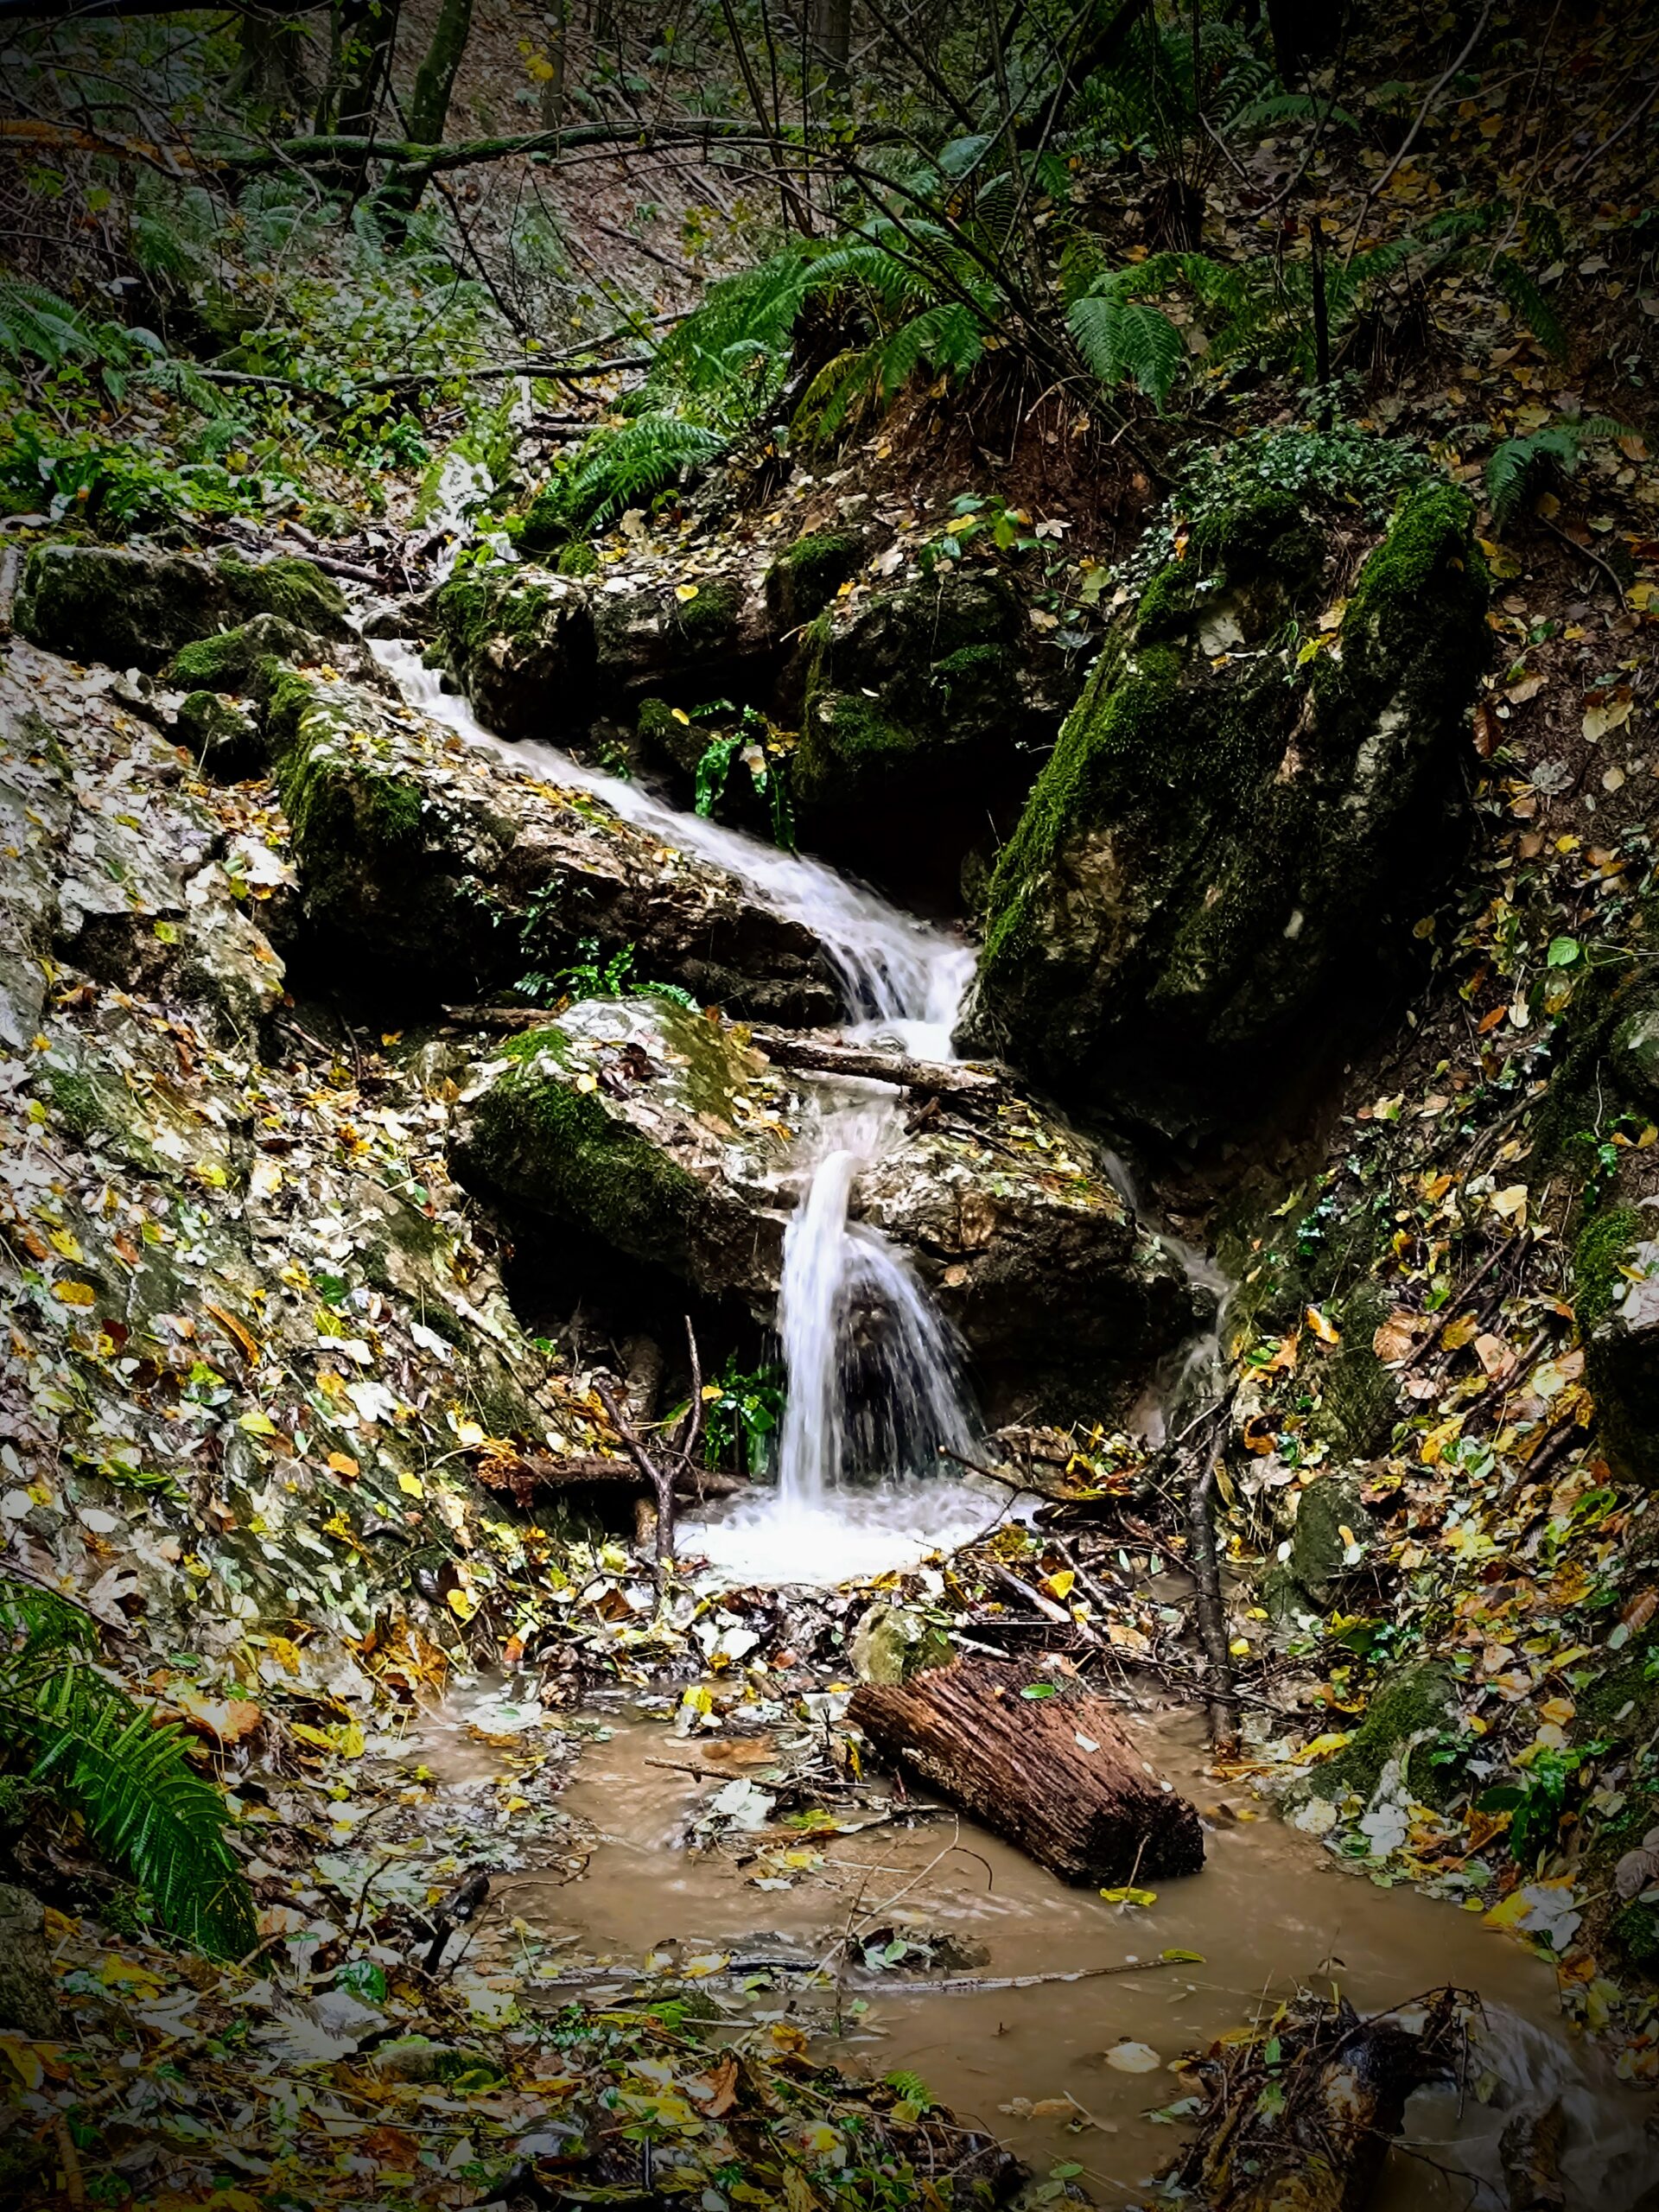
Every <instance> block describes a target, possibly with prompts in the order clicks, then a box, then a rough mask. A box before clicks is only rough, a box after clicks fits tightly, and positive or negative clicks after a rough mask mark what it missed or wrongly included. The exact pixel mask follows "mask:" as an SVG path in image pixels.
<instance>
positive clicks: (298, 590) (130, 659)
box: [13, 544, 348, 671]
mask: <svg viewBox="0 0 1659 2212" xmlns="http://www.w3.org/2000/svg"><path fill="white" fill-rule="evenodd" d="M256 614H275V615H278V616H280V617H281V618H282V619H283V620H284V621H285V622H287V623H290V624H292V625H293V626H295V627H296V628H298V629H300V630H305V631H312V632H315V633H316V634H317V635H318V636H320V637H325V638H339V637H344V636H345V635H346V632H347V629H348V625H347V622H346V601H345V598H344V596H343V594H341V592H340V587H339V586H338V584H335V583H333V582H330V580H329V579H328V578H327V576H325V575H323V573H322V571H321V569H317V568H315V567H314V566H313V565H312V563H310V562H308V561H301V560H291V559H290V560H277V561H266V562H263V563H254V562H250V561H244V560H240V559H238V557H237V556H235V555H233V554H229V553H226V554H221V555H220V556H219V558H218V559H217V560H214V561H207V560H203V559H200V558H198V557H197V556H194V555H193V554H188V553H149V552H141V551H139V550H137V549H136V548H134V547H131V546H112V545H68V544H46V545H37V546H36V547H35V550H34V551H33V552H32V553H31V554H30V555H29V560H28V563H27V564H26V566H25V568H24V569H23V577H22V584H21V585H20V586H19V588H18V592H17V603H16V609H15V611H14V615H13V620H14V623H15V625H16V629H17V632H18V634H19V635H20V636H22V637H25V638H29V639H32V640H33V641H34V643H35V645H42V646H44V647H46V648H47V649H48V651H49V652H58V653H65V654H68V655H70V656H72V657H73V658H75V659H77V660H82V661H108V662H110V663H111V664H112V665H114V666H115V667H117V668H127V667H137V668H143V669H149V670H151V671H154V670H156V669H159V668H161V667H162V665H163V664H165V663H166V662H167V661H168V660H170V659H171V658H172V657H173V655H174V654H175V653H176V652H178V651H179V649H180V647H181V646H182V645H188V644H189V643H190V642H191V640H192V639H200V638H208V637H211V636H212V635H213V632H215V631H217V630H221V629H225V628H227V627H229V626H232V625H233V624H238V623H242V622H245V621H247V620H249V619H250V618H251V616H253V615H256Z"/></svg>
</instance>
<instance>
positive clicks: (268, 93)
mask: <svg viewBox="0 0 1659 2212" xmlns="http://www.w3.org/2000/svg"><path fill="white" fill-rule="evenodd" d="M237 43H238V48H239V49H240V51H239V54H238V59H237V63H236V67H235V69H234V71H233V72H232V77H231V90H232V92H234V93H236V94H237V95H238V97H239V98H241V99H246V100H250V101H251V102H252V103H253V104H254V105H256V106H258V107H265V108H269V109H270V110H272V111H275V112H277V113H278V114H283V115H289V116H291V117H292V118H294V120H295V121H296V123H297V122H298V120H299V118H300V117H301V116H302V113H303V112H304V108H305V102H306V97H307V92H308V86H307V85H306V70H305V48H306V33H305V25H304V23H303V22H302V21H301V20H300V19H299V18H298V17H296V16H293V15H291V14H288V13H285V12H284V11H283V10H279V9H276V8H248V9H246V10H244V12H243V16H242V20H241V22H240V24H239V25H238V30H237Z"/></svg>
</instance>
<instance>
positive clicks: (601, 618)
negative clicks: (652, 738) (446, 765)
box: [437, 568, 777, 746]
mask: <svg viewBox="0 0 1659 2212" xmlns="http://www.w3.org/2000/svg"><path fill="white" fill-rule="evenodd" d="M437 619H438V624H439V629H440V634H441V636H442V641H443V645H444V647H445V651H446V652H447V654H448V661H449V665H450V667H451V669H452V670H453V671H454V675H455V677H456V680H457V681H458V682H459V683H460V684H461V688H462V690H464V691H465V692H466V694H467V698H468V699H469V700H470V701H471V702H472V705H473V709H474V712H475V713H476V714H477V715H478V717H479V719H480V721H482V722H483V723H485V724H486V727H487V728H490V729H493V731H495V732H496V734H498V735H499V736H501V737H508V738H533V739H537V740H539V741H542V742H543V743H545V744H550V745H560V746H563V745H568V744H569V743H570V742H571V741H572V740H573V739H575V738H578V737H580V735H581V734H582V732H583V731H585V730H586V729H587V728H588V725H589V724H590V723H591V722H592V721H594V719H595V718H596V717H597V716H599V715H618V716H620V717H622V718H623V719H625V720H626V719H628V718H630V717H631V715H632V709H633V707H634V705H635V703H636V702H638V700H639V698H640V697H642V696H644V695H645V693H647V692H651V691H667V692H670V693H673V694H676V695H677V694H679V693H681V692H684V693H685V694H686V695H687V696H711V695H712V693H713V692H715V691H718V690H730V689H733V688H736V689H737V690H744V689H746V688H750V687H751V686H752V684H753V681H754V680H755V677H756V674H757V672H764V671H765V670H766V668H768V667H769V666H770V665H771V664H772V662H773V661H774V660H775V658H776V652H777V643H776V633H775V629H774V626H773V624H772V619H771V617H770V616H769V614H768V613H767V612H766V607H765V605H764V603H763V602H762V601H760V600H759V599H757V598H756V597H755V595H754V594H753V593H752V592H751V591H750V590H749V589H748V588H747V585H746V584H745V583H744V582H741V581H740V580H739V579H737V578H735V577H732V578H709V579H705V580H703V581H702V582H699V583H698V584H697V586H696V588H695V591H694V593H693V594H692V596H690V598H687V599H682V598H680V597H679V595H678V594H677V592H676V591H674V590H671V589H670V588H667V587H665V586H664V587H655V586H653V587H649V588H629V589H626V590H618V591H610V590H607V588H605V586H604V585H603V584H602V583H597V582H584V581H580V580H577V579H575V578H572V577H569V576H563V575H553V574H551V573H550V572H549V571H548V570H545V569H535V568H520V569H513V570H511V571H509V572H505V573H489V574H483V575H479V574H474V575H467V576H461V577H457V578H455V579H454V581H453V582H449V583H447V584H446V585H445V586H444V587H443V588H442V591H441V592H440V593H439V594H438V598H437Z"/></svg>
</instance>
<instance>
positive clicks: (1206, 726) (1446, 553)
mask: <svg viewBox="0 0 1659 2212" xmlns="http://www.w3.org/2000/svg"><path fill="white" fill-rule="evenodd" d="M1472 515H1473V509H1472V504H1471V501H1470V499H1469V498H1468V495H1467V494H1466V493H1464V492H1462V491H1460V490H1459V489H1457V488H1455V487H1454V486H1451V485H1449V484H1445V483H1440V482H1432V483H1428V484H1425V485H1423V486H1420V487H1419V488H1418V489H1416V490H1415V491H1414V492H1412V493H1408V495H1407V496H1406V498H1405V499H1404V500H1403V501H1402V505H1401V506H1400V508H1399V510H1398V511H1397V512H1396V514H1395V519H1394V521H1393V523H1392V524H1391V525H1390V526H1389V530H1388V531H1387V533H1386V535H1385V536H1384V537H1383V539H1382V541H1381V543H1378V544H1377V545H1376V546H1375V547H1374V549H1373V550H1372V551H1371V552H1370V555H1369V556H1368V557H1367V558H1366V559H1365V561H1364V563H1363V566H1362V567H1361V568H1360V569H1359V572H1358V575H1357V577H1356V579H1355V581H1354V582H1353V583H1352V585H1351V588H1349V592H1348V596H1347V600H1346V602H1345V610H1344V611H1342V612H1341V613H1340V614H1339V617H1337V618H1333V626H1332V627H1329V628H1325V629H1322V628H1320V626H1319V624H1320V621H1321V618H1322V610H1324V609H1325V605H1326V598H1327V595H1328V594H1332V595H1333V594H1334V589H1335V587H1336V585H1337V583H1338V581H1339V579H1338V575H1337V572H1336V571H1335V569H1334V567H1333V563H1334V561H1335V560H1336V558H1337V557H1338V556H1337V555H1336V554H1335V552H1334V550H1327V540H1326V538H1325V537H1324V536H1323V535H1322V534H1321V532H1320V531H1319V529H1318V528H1316V527H1315V526H1314V524H1313V523H1312V522H1311V521H1310V519H1309V518H1308V516H1307V515H1306V513H1305V512H1303V510H1302V509H1301V508H1300V506H1299V505H1297V503H1296V502H1294V500H1292V499H1289V498H1288V497H1287V495H1285V494H1283V493H1276V492H1274V493H1262V495H1260V496H1259V497H1258V498H1257V499H1255V500H1254V501H1253V502H1251V503H1249V504H1247V505H1243V506H1241V507H1240V508H1239V509H1238V510H1236V512H1234V513H1233V514H1231V515H1230V516H1228V517H1226V518H1224V519H1223V520H1222V521H1220V522H1219V523H1217V524H1214V525H1213V526H1212V527H1211V529H1209V530H1208V531H1206V532H1205V533H1204V534H1202V535H1199V536H1197V537H1195V540H1194V542H1193V543H1191V544H1189V546H1188V547H1187V549H1186V556H1185V561H1184V562H1180V563H1176V564H1174V565H1173V566H1172V567H1170V568H1168V569H1165V570H1164V571H1163V572H1162V573H1161V574H1160V575H1158V576H1156V577H1155V578H1154V581H1153V582H1152V583H1151V585H1150V586H1149V587H1148V588H1147V591H1146V593H1145V594H1144V595H1143V596H1142V598H1141V601H1140V604H1139V606H1138V607H1137V608H1136V609H1135V611H1134V613H1132V614H1131V615H1130V616H1129V617H1128V619H1127V620H1125V621H1124V622H1123V623H1122V625H1121V626H1120V627H1119V629H1118V631H1117V632H1116V635H1115V636H1114V638H1113V639H1111V640H1110V642H1109V645H1108V646H1107V648H1106V650H1105V652H1103V654H1102V657H1101V659H1100V661H1099V663H1098V664H1097V665H1096V671H1095V673H1094V675H1093V677H1091V678H1090V683H1089V687H1088V689H1087V690H1086V692H1085V693H1084V696H1083V698H1082V699H1081V700H1080V702H1078V704H1077V708H1076V709H1075V710H1074V712H1073V713H1072V714H1071V716H1070V718H1069V719H1068V721H1067V722H1066V724H1065V729H1064V731H1063V732H1062V734H1061V737H1060V741H1059V743H1058V746H1057V747H1056V748H1055V751H1054V753H1053V756H1052V759H1051V760H1050V761H1049V762H1048V765H1047V766H1046V767H1045V769H1044V770H1043V772H1042V774H1041V775H1040V777H1039V779H1038V781H1037V784H1036V785H1035V787H1034V789H1033V791H1032V794H1031V798H1030V799H1029V801H1028V802H1027V807H1026V810H1025V813H1024V815H1023V817H1021V820H1020V826H1019V829H1018V831H1017V832H1016V834H1015V835H1014V837H1013V839H1012V840H1011V841H1010V842H1009V843H1008V844H1007V846H1006V847H1005V849H1004V850H1003V852H1002V854H1001V858H1000V860H999V861H998V863H997V867H996V871H995V876H994V878H993V880H992V884H991V888H990V893H989V898H988V915H987V927H986V936H985V949H984V952H983V956H982V961H981V964H980V972H979V976H978V980H977V983H976V990H975V993H974V995H973V998H972V1000H971V1001H970V1004H969V1009H968V1013H967V1017H966V1020H965V1024H964V1031H963V1033H964V1036H965V1038H967V1039H969V1041H970V1042H972V1043H973V1044H975V1045H976V1046H979V1047H981V1048H984V1047H986V1046H991V1047H994V1048H995V1049H997V1050H999V1051H1001V1052H1003V1053H1004V1054H1005V1055H1006V1056H1007V1057H1008V1058H1011V1059H1013V1060H1014V1063H1015V1065H1020V1066H1023V1067H1025V1068H1027V1070H1029V1071H1030V1072H1031V1073H1032V1074H1033V1076H1037V1077H1041V1079H1043V1080H1044V1081H1046V1082H1048V1083H1051V1084H1053V1085H1054V1087H1055V1088H1056V1089H1057V1090H1059V1091H1061V1092H1062V1094H1063V1095H1065V1094H1070V1095H1072V1096H1086V1097H1087V1098H1088V1099H1089V1100H1090V1103H1091V1104H1092V1105H1094V1106H1096V1108H1099V1109H1104V1110H1108V1111H1115V1112H1116V1113H1119V1114H1122V1115H1128V1116H1133V1117H1135V1119H1137V1120H1139V1121H1140V1122H1142V1123H1144V1124H1147V1125H1149V1126H1151V1127H1153V1128H1157V1129H1159V1130H1161V1131H1163V1132H1166V1133H1169V1134H1174V1133H1179V1132H1181V1131H1193V1130H1198V1131H1206V1130H1213V1129H1217V1128H1224V1127H1227V1126H1230V1125H1236V1123H1237V1122H1239V1121H1240V1119H1241V1118H1242V1117H1243V1116H1245V1115H1246V1114H1248V1113H1249V1112H1250V1111H1251V1109H1255V1110H1258V1111H1259V1110H1262V1109H1265V1107H1266V1106H1267V1104H1268V1103H1270V1101H1271V1099H1272V1097H1273V1096H1274V1094H1275V1093H1276V1092H1277V1091H1278V1090H1280V1089H1281V1088H1282V1086H1283V1084H1284V1083H1285V1082H1286V1080H1287V1078H1288V1077H1289V1076H1290V1075H1291V1074H1292V1073H1293V1072H1294V1071H1299V1070H1301V1069H1303V1068H1305V1067H1306V1065H1307V1062H1308V1059H1309V1057H1310V1046H1311V1043H1312V1041H1313V1039H1316V1038H1319V1039H1323V1041H1324V1043H1325V1047H1326V1049H1330V1048H1331V1047H1332V1043H1333V1040H1334V1039H1338V1038H1340V1037H1343V1036H1344V1035H1351V1034H1352V1033H1354V1032H1355V1030H1356V1029H1357V1028H1359V1027H1364V1026H1368V1025H1369V1024H1370V1023H1371V1022H1372V1021H1373V1020H1375V1018H1376V1015H1377V1014H1378V1013H1379V1011H1380V1010H1381V1008H1382V1007H1383V1004H1384V1003H1385V1001H1386V999H1387V995H1388V993H1389V990H1390V988H1395V985H1396V982H1397V978H1398V976H1399V974H1400V972H1401V971H1402V969H1403V966H1404V963H1405V962H1406V959H1407V957H1408V950H1409V944H1410V931H1411V928H1412V925H1414V922H1415V921H1416V919H1417V918H1418V917H1419V916H1420V915H1421V912H1422V911H1423V906H1424V903H1425V901H1426V899H1428V898H1430V897H1432V895H1433V893H1434V891H1435V890H1436V888H1437V887H1438V886H1439V884H1440V880H1442V878H1443V875H1444V873H1445V871H1446V868H1448V867H1449V865H1450V863H1451V861H1452V859H1453V858H1454V856H1455V855H1456V853H1457V851H1458V850H1459V848H1460V842H1461V840H1462V838H1463V836H1464V835H1465V829H1464V812H1463V809H1464V801H1463V793H1462V783H1461V778H1460V752H1461V747H1462V746H1463V743H1464V723H1465V716H1466V713H1467V709H1468V704H1469V701H1470V697H1471V694H1472V690H1473V687H1474V683H1475V681H1476V677H1477V675H1478V671H1479V669H1480V667H1481V665H1482V664H1483V663H1484V659H1485V658H1486V655H1487V652H1488V637H1487V632H1486V628H1485V621H1484V609H1485V583H1484V571H1483V569H1482V564H1481V559H1480V555H1479V553H1478V550H1477V548H1476V546H1475V543H1474V540H1473V537H1472V530H1471V524H1472ZM1293 618H1294V620H1295V623H1296V624H1297V628H1296V629H1295V631H1294V633H1293V632H1290V631H1289V630H1288V629H1287V625H1289V624H1290V622H1291V620H1292V619H1293ZM1338 622H1339V626H1336V625H1337V623H1338ZM1287 635H1294V638H1295V639H1300V640H1303V641H1306V640H1310V639H1311V640H1312V641H1313V643H1314V644H1315V645H1316V647H1317V650H1315V651H1314V652H1313V653H1312V654H1311V655H1308V654H1307V653H1306V650H1305V646H1304V649H1303V650H1300V651H1299V650H1298V649H1297V646H1296V645H1295V644H1294V643H1293V644H1290V645H1286V644H1283V643H1281V639H1283V638H1285V637H1286V636H1287Z"/></svg>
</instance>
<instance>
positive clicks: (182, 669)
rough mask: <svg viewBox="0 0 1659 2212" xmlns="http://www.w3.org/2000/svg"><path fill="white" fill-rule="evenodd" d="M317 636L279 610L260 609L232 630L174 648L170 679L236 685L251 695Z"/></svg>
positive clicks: (195, 685) (199, 685)
mask: <svg viewBox="0 0 1659 2212" xmlns="http://www.w3.org/2000/svg"><path fill="white" fill-rule="evenodd" d="M313 643H314V641H313V639H311V638H309V637H308V636H307V634H306V632H304V631H303V630H302V629H300V628H298V627H297V626H296V625H295V624H294V623H292V622H289V621H287V620H284V619H283V617H282V616H281V615H279V614H257V615H255V616H254V618H253V620H251V621H249V622H242V623H238V625H237V626H236V628H235V629H233V630H219V631H216V632H214V633H213V636H212V637H210V638H194V639H192V640H191V642H190V643H189V644H188V645H181V647H180V648H179V650H178V652H176V653H175V654H174V656H173V658H172V660H171V662H170V663H169V664H168V670H167V677H168V682H169V683H175V684H179V685H181V686H184V685H188V687H189V689H190V690H193V691H194V690H207V691H237V692H242V693H245V694H246V695H247V696H250V697H257V696H259V694H260V693H261V692H268V691H269V690H270V686H271V684H272V683H274V682H275V681H276V673H277V671H276V665H275V664H278V663H280V662H281V661H282V660H283V659H299V658H305V657H306V656H308V654H309V652H311V650H312V646H313Z"/></svg>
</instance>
